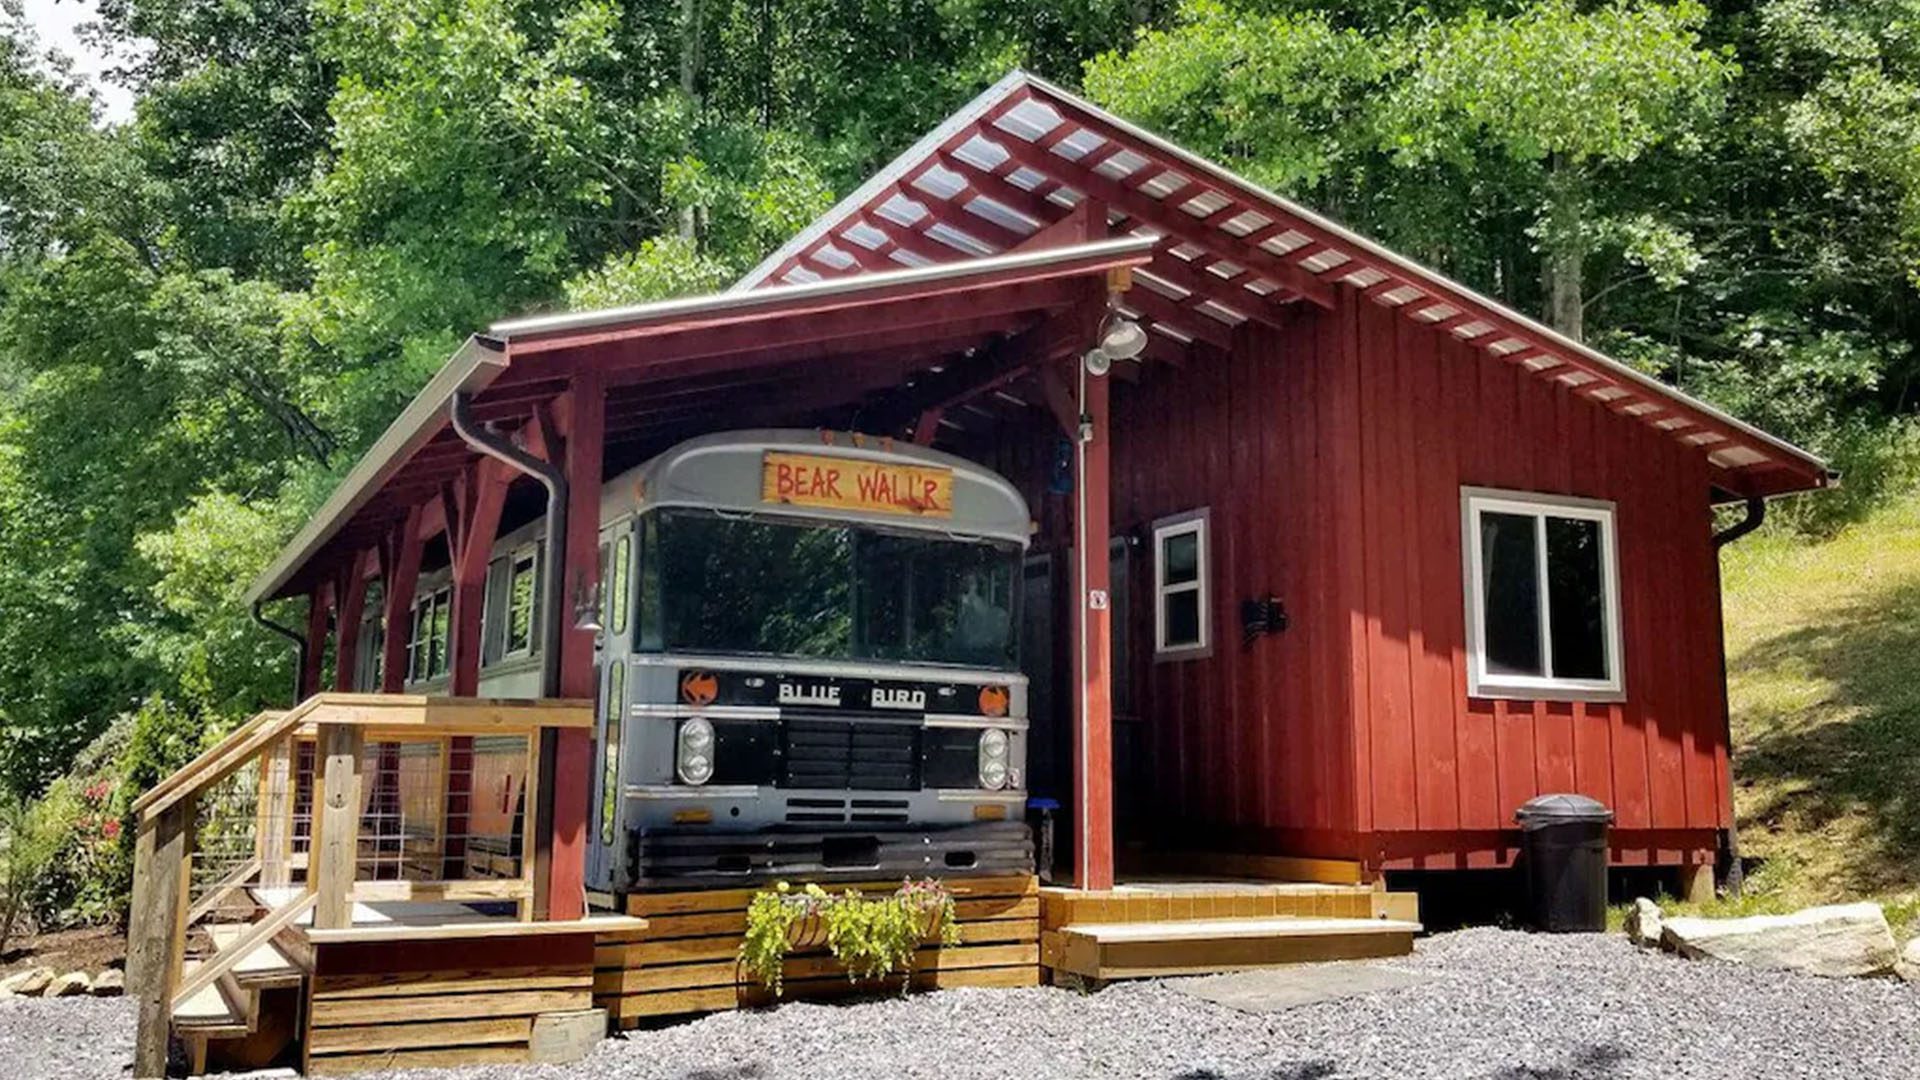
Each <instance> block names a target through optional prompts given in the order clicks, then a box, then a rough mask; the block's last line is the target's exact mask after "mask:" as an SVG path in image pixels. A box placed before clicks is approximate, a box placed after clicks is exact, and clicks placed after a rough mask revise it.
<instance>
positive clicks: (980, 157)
mask: <svg viewBox="0 0 1920 1080" xmlns="http://www.w3.org/2000/svg"><path fill="white" fill-rule="evenodd" d="M953 156H954V157H957V158H959V159H960V160H961V161H964V162H966V163H967V164H969V165H972V166H973V167H974V168H977V169H982V170H985V171H987V172H992V171H993V170H995V169H997V168H999V167H1000V163H1001V162H1003V161H1006V160H1007V148H1006V147H1004V146H1002V145H1000V144H999V143H997V142H994V141H993V140H992V139H988V138H984V137H982V136H980V135H977V134H976V135H974V136H973V137H972V138H970V139H968V140H967V141H966V142H963V143H961V144H960V146H959V148H958V149H956V150H954V152H953Z"/></svg>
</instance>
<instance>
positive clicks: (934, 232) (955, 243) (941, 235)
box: [927, 221, 994, 255]
mask: <svg viewBox="0 0 1920 1080" xmlns="http://www.w3.org/2000/svg"><path fill="white" fill-rule="evenodd" d="M927 235H928V236H931V237H933V238H934V239H935V240H938V241H940V242H941V243H943V244H945V245H947V246H948V247H950V248H954V249H956V250H959V251H964V252H967V253H968V254H971V255H992V254H993V253H994V248H993V245H991V244H988V243H985V242H984V241H982V240H981V239H980V238H979V237H976V236H973V235H971V234H970V233H965V232H961V231H960V230H959V229H956V228H954V227H953V226H951V225H949V224H947V223H946V222H944V221H936V222H934V223H933V226H932V227H931V228H929V229H927Z"/></svg>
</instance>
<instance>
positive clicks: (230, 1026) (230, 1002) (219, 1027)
mask: <svg viewBox="0 0 1920 1080" xmlns="http://www.w3.org/2000/svg"><path fill="white" fill-rule="evenodd" d="M199 968H200V961H198V960H188V961H187V962H186V963H185V964H184V965H183V966H182V968H181V971H182V973H183V974H185V975H191V974H193V973H194V972H195V971H197V970H199ZM251 996H252V995H251V994H250V993H248V992H245V991H240V990H239V989H238V985H237V981H236V980H234V979H231V978H221V979H217V980H215V981H214V982H213V984H212V985H210V986H208V987H207V988H206V989H204V990H202V991H200V992H199V993H197V994H195V995H193V997H192V998H190V999H188V1001H187V1002H186V1004H185V1005H183V1006H181V1007H180V1008H178V1009H175V1010H174V1011H173V1026H174V1027H175V1028H177V1029H178V1030H179V1031H180V1032H181V1033H182V1034H192V1035H197V1036H200V1037H202V1038H213V1039H234V1038H240V1037H242V1036H244V1035H246V1034H247V1033H248V1032H249V1031H250V1030H251V1027H250V1023H249V1014H250V1012H251V1009H250V1007H249V1006H250V1002H249V1000H248V999H249V998H250V997H251Z"/></svg>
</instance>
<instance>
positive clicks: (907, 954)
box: [739, 878, 960, 996]
mask: <svg viewBox="0 0 1920 1080" xmlns="http://www.w3.org/2000/svg"><path fill="white" fill-rule="evenodd" d="M822 938H824V942H825V944H826V946H827V949H828V951H829V952H831V953H832V954H833V956H834V959H836V960H838V961H840V963H841V965H842V966H844V967H845V968H846V969H847V977H848V978H849V979H853V980H861V979H880V978H884V977H886V976H888V975H903V976H904V975H911V974H912V972H913V960H914V955H915V952H916V950H918V949H919V947H920V946H921V945H923V944H926V943H927V942H928V941H932V940H937V941H939V942H940V943H941V944H942V945H956V944H958V943H959V941H960V928H959V925H958V923H957V922H956V921H955V919H954V915H953V894H952V893H951V892H949V891H948V890H947V887H946V886H945V885H942V884H941V883H940V882H938V881H935V880H933V879H931V878H927V879H923V880H921V881H912V880H908V881H903V882H901V884H900V887H899V888H898V889H895V890H894V891H893V892H891V893H889V894H887V895H885V896H875V897H870V896H865V895H862V894H861V893H860V892H858V891H857V890H854V889H848V890H847V891H846V892H844V893H841V894H840V895H838V896H836V895H833V894H832V893H829V892H827V891H826V890H825V889H822V888H821V887H820V886H818V885H812V884H809V885H806V886H805V887H803V888H801V889H800V890H799V891H797V892H796V891H795V890H794V889H793V887H792V886H791V885H788V884H787V883H786V882H784V881H782V882H780V883H778V884H776V885H775V886H774V887H773V888H772V889H770V890H765V891H762V892H759V893H755V894H754V897H753V900H752V901H751V902H750V903H749V904H748V905H747V934H746V937H745V939H744V940H742V941H741V943H740V961H739V962H740V968H741V970H742V971H743V972H744V973H745V974H747V975H750V976H752V977H753V978H754V979H755V980H756V981H758V982H759V983H760V984H761V985H763V986H765V987H766V988H767V989H769V990H772V991H773V992H774V995H775V996H779V994H780V993H781V992H782V990H783V989H784V987H783V982H782V976H783V973H784V968H785V965H786V958H787V954H788V952H790V951H791V950H792V949H794V948H795V947H796V946H801V945H803V944H817V943H819V941H820V940H821V939H822ZM910 982H911V980H910V979H905V978H903V979H902V980H901V983H900V990H901V992H902V993H905V992H906V990H907V987H908V985H909V983H910Z"/></svg>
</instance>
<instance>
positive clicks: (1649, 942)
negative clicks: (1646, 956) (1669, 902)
mask: <svg viewBox="0 0 1920 1080" xmlns="http://www.w3.org/2000/svg"><path fill="white" fill-rule="evenodd" d="M1662 922H1663V920H1662V918H1661V915H1660V905H1659V904H1656V903H1654V902H1653V901H1651V900H1649V899H1647V898H1646V897H1644V896H1642V897H1638V898H1636V899H1635V900H1634V902H1633V907H1632V908H1631V909H1629V910H1628V911H1627V940H1628V941H1631V942H1633V943H1634V944H1635V945H1638V946H1640V947H1641V948H1643V949H1657V948H1659V947H1660V933H1661V926H1662Z"/></svg>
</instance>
